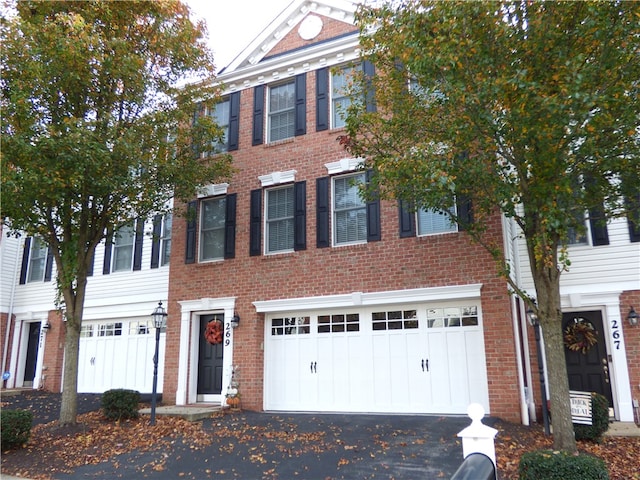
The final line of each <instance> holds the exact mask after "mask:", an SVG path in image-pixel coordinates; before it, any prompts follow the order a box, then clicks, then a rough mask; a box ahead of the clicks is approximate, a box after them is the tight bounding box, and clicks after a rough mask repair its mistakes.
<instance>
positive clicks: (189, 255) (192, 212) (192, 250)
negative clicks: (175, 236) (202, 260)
mask: <svg viewBox="0 0 640 480" xmlns="http://www.w3.org/2000/svg"><path fill="white" fill-rule="evenodd" d="M197 233H198V202H197V201H196V200H192V201H190V202H189V203H188V204H187V240H186V243H185V253H184V263H195V261H196V235H197Z"/></svg>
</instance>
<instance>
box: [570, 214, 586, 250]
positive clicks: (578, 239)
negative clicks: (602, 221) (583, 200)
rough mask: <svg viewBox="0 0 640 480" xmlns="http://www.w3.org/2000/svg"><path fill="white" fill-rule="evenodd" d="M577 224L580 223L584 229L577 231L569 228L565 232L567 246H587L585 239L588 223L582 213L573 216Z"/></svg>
mask: <svg viewBox="0 0 640 480" xmlns="http://www.w3.org/2000/svg"><path fill="white" fill-rule="evenodd" d="M573 215H574V216H575V218H576V220H577V221H578V222H582V223H583V225H584V226H585V228H584V229H582V230H579V229H577V228H573V227H569V229H568V230H567V245H588V244H589V240H588V239H587V238H588V237H587V231H588V223H587V221H586V217H585V214H584V212H582V211H580V212H577V213H575V212H574V214H573Z"/></svg>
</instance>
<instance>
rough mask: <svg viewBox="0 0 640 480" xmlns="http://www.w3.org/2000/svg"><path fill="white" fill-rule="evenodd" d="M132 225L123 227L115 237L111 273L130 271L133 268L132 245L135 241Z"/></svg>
mask: <svg viewBox="0 0 640 480" xmlns="http://www.w3.org/2000/svg"><path fill="white" fill-rule="evenodd" d="M135 236H136V233H135V229H134V228H133V225H125V226H124V227H122V228H120V229H119V230H118V232H117V233H116V235H115V238H114V243H113V266H112V268H111V271H112V272H123V271H127V270H131V268H132V266H133V244H134V240H135Z"/></svg>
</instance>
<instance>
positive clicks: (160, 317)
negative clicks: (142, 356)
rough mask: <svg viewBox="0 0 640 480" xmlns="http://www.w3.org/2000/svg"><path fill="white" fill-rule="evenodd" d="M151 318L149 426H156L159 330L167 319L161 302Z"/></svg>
mask: <svg viewBox="0 0 640 480" xmlns="http://www.w3.org/2000/svg"><path fill="white" fill-rule="evenodd" d="M151 316H152V317H153V325H154V327H156V353H155V355H154V356H153V391H152V392H151V422H150V423H151V425H155V424H156V396H157V394H156V390H157V389H158V354H159V350H160V330H161V329H162V327H164V322H165V320H166V318H167V312H166V310H165V309H164V308H163V307H162V302H158V306H157V307H156V309H155V310H154V311H153V313H152V314H151Z"/></svg>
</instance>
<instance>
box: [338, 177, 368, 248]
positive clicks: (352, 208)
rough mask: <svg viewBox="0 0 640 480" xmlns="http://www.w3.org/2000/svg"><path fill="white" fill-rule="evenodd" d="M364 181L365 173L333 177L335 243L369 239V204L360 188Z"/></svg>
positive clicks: (340, 243)
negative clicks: (362, 195) (361, 194)
mask: <svg viewBox="0 0 640 480" xmlns="http://www.w3.org/2000/svg"><path fill="white" fill-rule="evenodd" d="M364 181H365V174H364V173H358V174H356V175H347V176H340V177H335V178H333V243H334V245H344V244H349V243H361V242H366V241H367V204H366V202H365V201H364V200H363V199H362V197H361V196H360V189H359V185H360V184H362V183H364Z"/></svg>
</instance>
